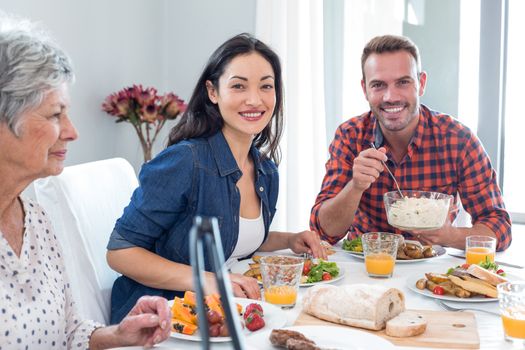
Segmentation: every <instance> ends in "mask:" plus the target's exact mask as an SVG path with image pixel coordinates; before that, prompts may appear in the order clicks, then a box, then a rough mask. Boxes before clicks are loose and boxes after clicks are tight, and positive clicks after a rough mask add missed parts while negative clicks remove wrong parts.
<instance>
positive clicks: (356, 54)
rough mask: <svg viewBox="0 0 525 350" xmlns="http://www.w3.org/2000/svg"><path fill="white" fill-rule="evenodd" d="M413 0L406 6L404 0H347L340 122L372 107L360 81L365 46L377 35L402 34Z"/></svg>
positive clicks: (345, 4)
mask: <svg viewBox="0 0 525 350" xmlns="http://www.w3.org/2000/svg"><path fill="white" fill-rule="evenodd" d="M414 1H416V0H410V1H408V3H407V4H408V5H407V6H406V7H405V1H404V0H345V2H344V20H343V23H344V24H343V26H344V28H343V31H344V44H343V47H344V48H343V51H344V53H343V85H342V90H343V101H342V104H343V108H342V109H343V115H342V116H341V121H344V120H347V119H349V118H351V117H355V116H357V115H359V114H361V113H364V112H366V111H367V110H369V106H368V102H367V101H366V99H365V97H364V95H363V90H362V89H361V83H360V82H361V78H362V74H361V53H362V52H363V48H364V46H365V45H366V43H367V42H368V41H369V40H370V39H372V38H373V37H374V36H377V35H383V34H396V35H401V34H402V32H403V19H404V12H405V11H407V12H409V10H410V9H411V8H412V7H411V3H412V2H414ZM416 2H417V1H416Z"/></svg>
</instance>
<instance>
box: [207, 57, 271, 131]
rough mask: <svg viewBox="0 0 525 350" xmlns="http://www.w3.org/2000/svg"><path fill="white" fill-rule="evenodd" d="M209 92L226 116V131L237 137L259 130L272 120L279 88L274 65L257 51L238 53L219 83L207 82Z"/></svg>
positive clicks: (224, 127) (224, 129) (224, 117)
mask: <svg viewBox="0 0 525 350" xmlns="http://www.w3.org/2000/svg"><path fill="white" fill-rule="evenodd" d="M206 86H207V88H208V96H209V98H210V100H211V101H212V102H213V103H215V104H217V105H218V107H219V111H220V113H221V115H222V118H223V120H224V126H223V129H222V131H223V133H224V134H225V135H226V136H228V135H236V136H237V137H242V138H244V137H249V138H250V139H251V138H253V136H255V135H257V134H259V133H260V132H261V131H262V130H263V129H264V128H265V127H266V126H267V125H268V123H269V122H270V121H271V119H272V115H273V112H274V109H275V103H276V92H275V76H274V71H273V68H272V66H271V64H270V62H268V61H267V60H266V59H265V58H264V57H263V56H261V55H260V54H258V53H256V52H252V53H249V54H245V55H239V56H236V57H235V58H233V59H232V60H231V62H230V63H229V64H228V65H227V66H226V68H225V70H224V73H223V74H222V75H221V77H220V78H219V83H218V86H213V85H212V83H211V82H210V81H208V82H207V85H206Z"/></svg>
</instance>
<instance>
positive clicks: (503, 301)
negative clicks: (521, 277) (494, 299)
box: [498, 281, 525, 349]
mask: <svg viewBox="0 0 525 350" xmlns="http://www.w3.org/2000/svg"><path fill="white" fill-rule="evenodd" d="M498 299H499V307H500V310H501V321H502V322H503V331H504V333H505V339H506V340H507V341H510V342H512V343H514V346H515V347H518V348H521V349H523V348H525V282H523V281H522V282H505V283H501V284H499V285H498Z"/></svg>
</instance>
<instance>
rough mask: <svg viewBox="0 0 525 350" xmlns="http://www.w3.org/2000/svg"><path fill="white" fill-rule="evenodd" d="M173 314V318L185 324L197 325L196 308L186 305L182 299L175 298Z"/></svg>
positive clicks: (172, 308)
mask: <svg viewBox="0 0 525 350" xmlns="http://www.w3.org/2000/svg"><path fill="white" fill-rule="evenodd" d="M171 314H172V315H173V318H176V319H179V320H181V321H184V322H188V323H191V324H194V325H196V324H197V312H196V310H195V308H193V307H191V306H190V305H188V304H185V303H184V300H183V299H181V298H175V299H174V300H173V306H172V307H171Z"/></svg>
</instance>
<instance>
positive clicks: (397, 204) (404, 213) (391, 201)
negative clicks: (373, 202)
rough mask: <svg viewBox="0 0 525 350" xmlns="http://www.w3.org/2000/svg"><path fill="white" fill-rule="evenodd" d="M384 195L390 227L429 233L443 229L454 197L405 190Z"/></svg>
mask: <svg viewBox="0 0 525 350" xmlns="http://www.w3.org/2000/svg"><path fill="white" fill-rule="evenodd" d="M403 196H404V197H403V198H402V197H401V195H400V194H399V192H397V191H392V192H387V193H385V194H384V195H383V202H384V203H385V209H386V217H387V220H388V223H389V224H390V226H393V227H396V228H398V229H400V230H404V231H427V230H436V229H439V228H441V227H442V226H443V225H444V224H445V222H446V220H447V216H448V213H449V209H450V204H451V203H452V199H453V197H452V196H451V195H449V194H446V193H439V192H428V191H415V190H403Z"/></svg>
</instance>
